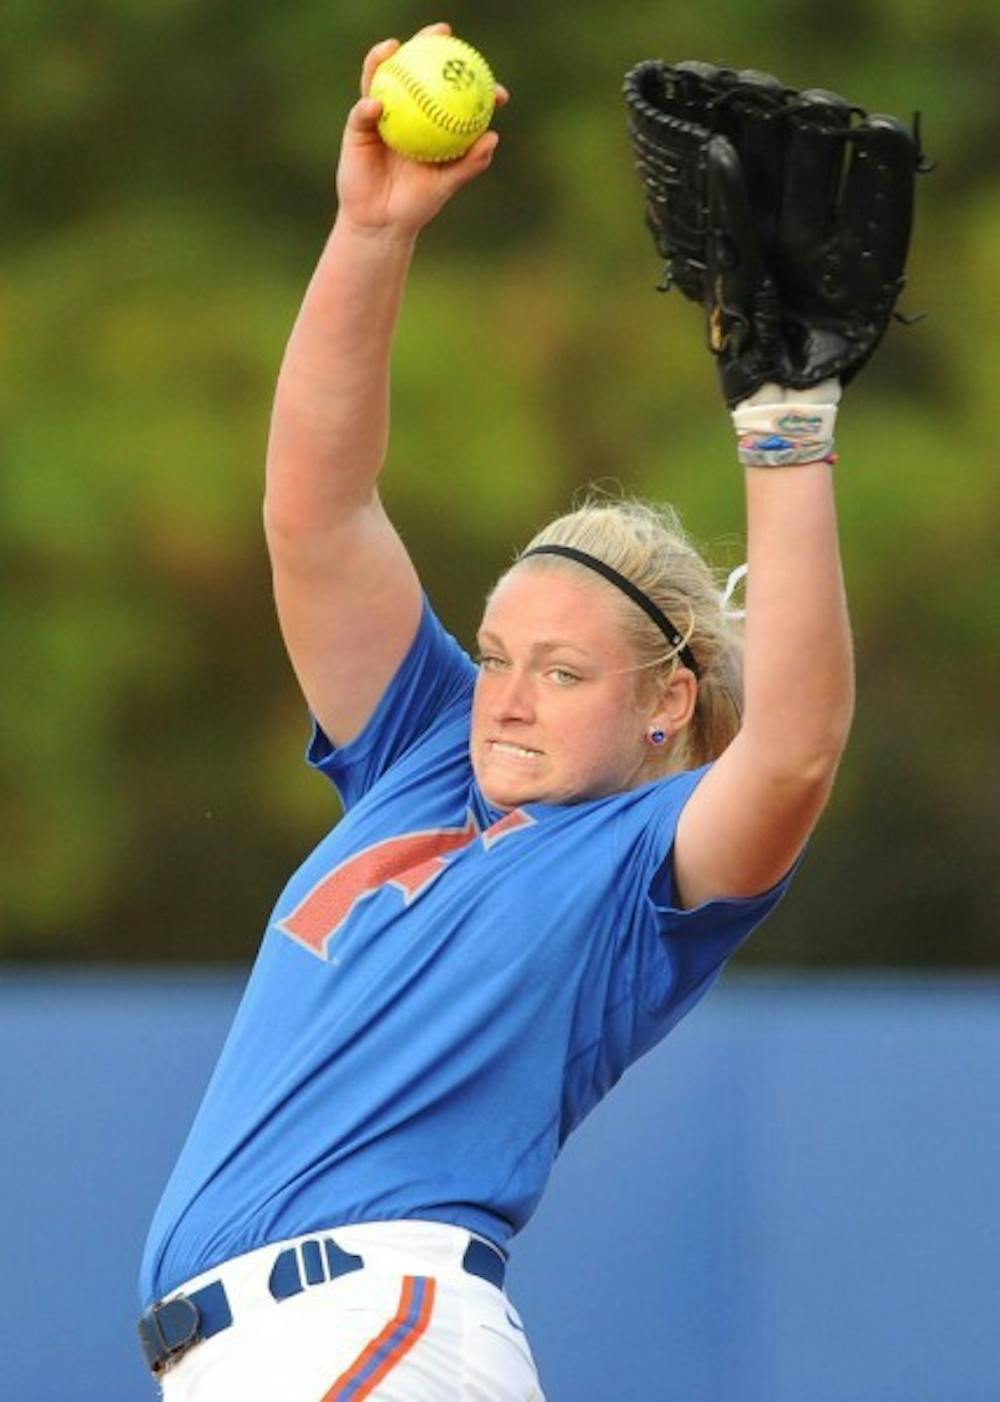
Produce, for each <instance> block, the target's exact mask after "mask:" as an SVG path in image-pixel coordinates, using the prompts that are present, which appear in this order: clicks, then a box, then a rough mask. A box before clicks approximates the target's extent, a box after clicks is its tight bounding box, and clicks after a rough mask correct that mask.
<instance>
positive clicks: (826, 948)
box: [0, 0, 1000, 966]
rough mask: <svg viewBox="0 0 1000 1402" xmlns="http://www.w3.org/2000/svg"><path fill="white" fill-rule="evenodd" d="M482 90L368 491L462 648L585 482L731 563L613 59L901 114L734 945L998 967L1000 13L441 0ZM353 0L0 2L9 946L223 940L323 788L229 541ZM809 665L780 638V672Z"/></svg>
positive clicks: (1, 901) (332, 155)
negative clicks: (796, 734) (790, 747)
mask: <svg viewBox="0 0 1000 1402" xmlns="http://www.w3.org/2000/svg"><path fill="white" fill-rule="evenodd" d="M446 17H447V18H449V19H450V20H451V21H452V23H453V25H454V27H455V29H456V32H458V33H459V34H461V35H462V36H463V37H466V38H468V39H469V40H471V41H472V42H473V43H475V44H476V45H477V46H478V47H480V48H481V49H482V50H483V51H484V52H485V53H486V54H487V56H488V57H489V58H490V60H491V61H492V63H493V66H494V69H495V71H496V72H497V74H498V76H499V77H500V78H501V79H502V80H503V81H504V82H505V83H506V84H507V85H508V86H509V87H510V88H511V90H512V93H513V101H512V102H511V105H510V107H509V108H508V109H507V111H506V112H504V113H503V114H502V115H501V117H500V118H499V121H498V126H499V128H500V130H501V131H502V144H501V148H500V152H499V156H498V159H497V161H496V162H495V165H494V168H493V170H492V171H491V173H490V175H489V176H488V177H487V178H486V179H484V180H482V181H480V182H479V183H478V184H476V185H475V186H474V187H472V188H470V189H469V190H467V191H465V192H463V196H462V197H461V198H460V199H459V200H457V201H456V202H455V203H454V204H453V205H452V206H451V207H450V208H449V209H448V210H447V211H446V212H445V214H444V216H443V217H442V218H441V219H440V220H439V221H438V223H437V224H435V225H434V226H433V227H432V228H431V229H429V230H428V231H427V232H426V233H425V235H424V237H423V240H422V247H421V250H420V253H419V257H418V261H417V265H416V270H415V274H414V277H413V280H412V283H411V288H410V292H409V297H408V301H407V305H406V309H405V314H404V320H403V324H402V327H401V330H400V335H399V339H398V344H397V355H396V361H395V376H394V394H395V400H394V434H393V444H392V450H391V456H390V465H389V471H388V473H387V477H386V491H385V495H386V498H387V501H388V504H389V507H390V510H391V511H392V513H393V514H394V517H395V519H396V520H397V522H398V523H399V525H400V527H401V529H402V532H403V534H404V536H405V538H406V539H407V541H408V542H409V544H410V547H411V549H412V552H413V554H414V557H415V559H416V561H417V564H418V567H419V568H420V570H421V572H422V574H423V577H424V579H425V582H426V585H427V587H428V589H429V591H430V593H431V595H432V597H433V598H434V600H435V602H436V604H437V606H438V610H439V612H440V613H441V614H442V616H443V617H444V618H445V620H446V621H447V622H448V624H449V626H451V627H452V629H453V631H455V632H456V633H457V634H458V635H459V636H460V637H462V638H463V639H465V640H469V639H470V638H471V633H472V631H473V629H474V625H475V623H476V621H477V615H478V611H479V608H480V603H481V599H482V597H483V594H484V593H485V591H486V589H487V587H488V585H489V584H490V582H491V581H492V579H493V578H494V576H495V575H496V573H497V572H498V571H499V570H500V569H501V568H502V566H503V565H504V563H505V562H506V561H507V560H508V558H509V557H510V554H511V551H512V549H513V548H514V547H515V546H516V545H517V544H518V543H519V542H520V541H522V540H523V539H524V538H525V537H526V535H527V534H529V533H530V532H531V531H532V530H533V529H534V527H535V526H536V525H537V523H538V522H539V520H540V519H541V518H543V517H544V516H546V515H547V514H551V513H554V512H557V511H559V510H561V509H563V508H564V506H565V504H566V503H567V501H568V499H569V498H570V496H571V495H572V493H573V492H574V490H575V489H576V488H577V487H579V486H580V485H582V484H584V483H586V482H588V481H595V480H596V481H600V482H602V483H604V484H605V485H607V484H608V483H609V482H617V483H622V484H624V485H625V486H626V487H627V488H629V489H631V490H635V491H638V492H640V493H644V494H647V495H651V496H655V497H665V498H667V499H669V500H672V501H674V502H675V503H676V504H677V505H678V506H679V507H680V509H681V511H682V513H683V514H684V516H685V519H686V521H687V523H688V525H689V527H690V528H691V529H692V531H693V533H694V534H695V536H696V537H697V538H698V539H699V540H700V541H701V542H703V543H704V544H705V545H706V546H707V547H708V549H709V551H710V553H711V554H712V555H713V556H714V558H715V560H716V561H717V562H718V563H719V564H729V565H731V564H733V563H737V562H738V561H739V560H740V559H741V558H742V555H741V546H740V538H741V531H742V500H741V491H740V481H739V473H738V470H737V469H736V467H735V466H734V459H733V452H732V447H731V442H730V428H729V425H728V422H727V419H726V415H725V414H724V412H723V411H722V408H721V401H720V400H719V398H718V394H717V390H716V388H715V383H714V374H713V371H712V367H711V365H710V364H709V358H708V356H707V355H706V354H705V353H704V351H703V349H702V345H703V331H702V327H701V324H700V319H699V316H698V313H697V311H696V310H695V309H694V308H692V307H691V306H689V305H688V304H687V303H685V302H683V301H682V300H681V299H680V298H679V297H670V298H661V297H658V296H657V295H656V294H655V293H654V291H653V288H654V284H655V283H656V281H657V279H658V276H659V266H658V263H657V260H656V257H655V254H654V251H653V247H652V243H651V241H650V240H649V238H648V236H647V235H646V233H645V231H644V229H643V227H642V200H641V195H640V190H639V185H638V182H637V180H636V177H635V174H634V170H633V166H632V161H631V155H630V152H629V148H628V146H627V142H626V139H625V135H624V111H623V105H622V103H621V99H620V96H619V89H620V82H621V77H622V75H623V73H624V71H625V70H626V68H628V67H629V66H630V65H631V64H632V63H634V62H636V61H637V60H639V59H641V58H648V57H664V58H667V59H668V60H677V59H680V58H689V57H698V58H706V59H713V60H715V61H717V62H726V63H730V64H733V65H735V66H738V67H759V68H766V69H770V70H772V71H774V72H777V73H778V74H779V75H780V76H781V77H782V78H783V79H784V80H785V81H786V82H788V83H789V84H792V85H795V86H817V85H822V86H825V87H831V88H835V89H838V90H840V91H842V92H845V93H846V94H848V95H849V96H850V98H851V99H852V100H853V101H855V102H857V103H859V104H861V105H864V106H867V107H870V108H874V109H878V110H884V111H890V112H895V113H897V114H899V115H904V116H908V115H909V113H910V112H911V111H912V110H913V108H915V107H921V108H922V109H923V114H924V130H925V139H926V144H927V147H928V150H929V153H930V154H931V155H932V156H933V157H934V158H935V159H936V160H937V161H938V162H939V169H938V171H937V172H936V173H935V174H934V175H933V176H931V177H930V178H929V179H926V180H922V181H921V182H920V187H919V190H918V220H917V233H916V239H915V244H914V251H913V256H912V262H911V270H910V288H909V291H908V293H907V294H906V296H905V298H904V302H903V306H904V308H905V309H906V310H907V311H910V312H914V311H918V310H924V311H927V312H928V313H929V319H928V320H927V321H926V323H924V324H923V325H922V326H920V327H919V328H918V329H916V330H912V331H906V330H904V329H903V328H900V327H894V328H893V329H892V330H891V331H890V334H889V336H888V339H887V342H886V344H885V345H884V347H883V348H882V350H881V351H880V353H879V354H878V356H877V357H876V359H875V361H874V362H873V364H872V365H871V367H870V368H869V369H868V370H866V372H865V374H864V376H863V377H862V379H861V381H860V382H859V383H858V385H857V386H856V387H854V388H852V389H851V391H850V393H849V395H848V400H847V404H846V406H845V412H844V413H843V414H842V416H841V417H842V429H841V433H840V447H841V451H842V460H841V466H840V468H839V494H840V505H841V511H842V518H843V537H844V553H845V557H846V564H847V570H848V576H849V584H850V590H851V596H852V606H853V614H854V622H855V630H856V638H857V652H858V668H859V707H858V717H857V722H856V726H855V731H854V735H853V738H852V743H851V747H850V750H849V753H848V756H847V758H846V760H845V763H844V766H843V770H842V777H841V779H840V783H839V787H838V790H837V793H836V797H835V800H834V803H833V806H832V808H831V810H830V812H829V813H828V815H827V816H826V817H825V819H824V821H823V824H822V826H821V828H820V830H819V832H818V834H817V836H816V837H815V838H814V841H813V848H812V853H811V856H810V859H809V860H808V861H807V863H806V864H805V867H804V869H803V871H802V874H801V876H800V878H799V880H798V882H797V885H796V888H795V890H794V892H793V894H792V895H791V896H790V897H789V899H788V900H787V902H786V903H785V905H784V906H783V907H782V909H781V910H780V911H779V913H778V915H777V916H776V918H775V919H774V920H773V921H772V922H771V923H770V924H769V926H768V928H767V931H766V932H765V933H763V934H762V936H761V937H759V938H758V939H757V941H756V942H754V943H753V944H752V945H751V946H750V947H749V948H748V950H747V951H746V953H745V954H743V955H741V960H742V961H743V962H744V963H752V962H754V961H758V962H781V963H794V964H892V965H906V964H915V965H962V964H964V965H981V966H982V965H990V964H995V963H996V960H997V956H996V952H995V951H996V940H995V936H996V934H997V929H998V921H997V915H998V907H1000V898H998V862H997V833H998V822H997V818H998V798H997V795H998V777H1000V774H998V768H997V763H996V746H995V740H994V734H995V727H994V710H995V706H996V703H997V699H998V681H1000V677H998V665H997V648H996V642H995V635H996V631H997V602H996V585H997V569H996V563H997V546H996V540H997V527H998V524H1000V511H998V489H997V478H998V473H997V468H998V464H997V460H996V459H997V429H996V408H995V405H996V396H997V391H996V388H995V383H994V379H993V376H994V374H995V373H996V368H997V366H998V364H1000V332H998V327H1000V275H998V264H1000V165H998V157H997V152H998V151H1000V85H998V84H997V81H996V75H997V72H998V71H1000V19H998V14H997V9H996V0H952V3H951V4H948V5H937V4H932V3H930V0H865V3H864V4H861V3H859V0H841V3H840V4H838V5H835V6H832V5H830V4H828V3H820V0H754V3H750V0H717V3H714V4H709V5H698V6H695V5H689V6H672V7H667V6H661V7H659V8H658V9H655V8H653V7H650V6H649V5H648V4H646V3H645V2H644V0H619V3H618V4H617V5H614V6H609V5H607V4H603V3H602V4H597V3H595V0H577V3H576V4H574V5H572V6H550V7H549V8H548V9H546V8H545V7H543V6H539V5H537V4H528V3H526V2H525V0H505V2H504V4H502V5H499V4H498V5H475V4H472V3H468V0H453V3H452V4H451V6H450V9H449V11H448V13H447V16H446ZM438 18H441V15H439V14H438V13H436V12H430V11H428V10H427V8H426V7H425V6H422V5H416V4H409V3H401V2H400V3H389V2H388V0H364V3H361V0H342V3H340V4H334V3H330V0H323V3H319V0H286V2H285V3H284V4H282V5H275V4H273V3H266V4H265V3H262V2H261V0H160V3H157V4H153V3H150V0H58V3H53V4H49V5H45V6H43V5H40V4H38V3H37V0H30V2H29V0H7V4H6V5H5V7H4V25H3V31H4V32H3V36H2V38H0V131H2V180H0V202H2V225H0V227H2V230H3V237H2V245H0V312H2V315H0V455H2V462H0V604H2V607H0V658H2V664H0V727H2V741H0V830H2V842H0V956H2V957H4V958H6V959H7V960H11V961H27V960H32V961H39V960H54V961H56V960H58V961H65V960H73V961H79V960H95V961H124V960H138V961H160V960H162V961H169V960H201V959H204V960H228V959H236V960H246V959H248V958H250V957H251V956H252V954H253V951H254V949H255V947H256V942H257V939H258V935H259V931H260V929H261V928H262V926H263V923H264V921H265V919H266V917H267V913H268V911H269V909H270V905H271V901H272V899H273V897H274V895H275V894H276V892H277V890H278V889H279V887H280V885H281V883H282V882H283V881H284V879H285V877H286V876H287V874H288V872H289V870H290V869H291V868H292V867H293V865H294V864H296V863H297V862H298V861H299V860H300V858H301V856H302V855H303V854H304V852H305V851H306V850H307V849H308V848H309V847H311V846H312V844H313V843H314V842H315V841H316V840H317V839H318V837H319V836H320V835H321V834H322V832H323V831H324V830H325V828H326V827H327V826H328V825H329V823H330V822H331V821H334V820H335V818H336V814H337V810H336V806H335V800H334V797H333V794H332V791H331V790H329V789H328V788H327V786H326V784H325V783H324V781H323V780H321V779H318V778H316V777H314V776H312V775H310V774H309V773H308V772H307V771H306V769H305V767H304V765H302V764H301V763H300V762H299V761H300V756H301V751H302V748H303V745H304V742H305V738H306V722H305V715H304V711H303V706H302V703H301V701H300V699H299V697H298V694H297V692H296V689H295V685H294V682H293V679H292V677H291V673H290V671H289V669H288V667H287V665H286V663H285V660H284V657H283V654H282V650H281V646H280V643H279V640H278V636H277V630H276V626H275V623H274V619H273V610H272V604H271V598H270V590H269V576H268V570H267V563H266V558H265V553H264V547H263V542H262V538H261V531H260V497H261V476H262V465H263V454H264V444H265V438H266V432H267V420H268V413H269V408H270V397H271V391H272V386H273V383H274V379H275V376H276V373H277V369H278V364H279V361H280V356H281V352H282V349H283V345H284V340H285V337H286V335H287V333H288V330H289V329H290V326H291V323H292V320H293V318H294V315H295V312H296V309H297V305H298V301H299V299H300V297H301V294H302V291H303V290H304V287H305V284H306V281H307V279H308V277H309V275H310V272H311V269H312V266H313V263H314V261H315V258H316V256H317V254H318V252H319V249H320V247H321V245H322V242H323V239H324V237H325V234H326V232H327V229H328V227H329V224H330V222H331V220H332V218H333V215H334V212H335V202H334V187H333V175H334V169H335V164H336V154H337V148H338V144H339V138H340V127H341V123H342V120H343V117H344V115H345V113H346V110H347V108H348V106H349V104H350V103H351V101H352V100H353V97H354V92H355V87H356V82H357V71H358V68H359V64H360V59H361V56H362V54H363V52H364V50H365V49H366V48H367V47H368V46H369V44H371V43H373V42H375V41H376V40H377V39H379V38H382V37H385V36H386V35H388V34H396V35H397V36H399V37H400V38H405V37H406V36H407V35H408V34H410V33H412V32H413V30H414V29H416V28H417V27H418V26H419V25H421V24H424V23H427V22H429V21H430V20H433V19H438ZM803 665H804V666H805V665H808V659H807V658H803Z"/></svg>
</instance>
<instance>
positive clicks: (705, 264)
mask: <svg viewBox="0 0 1000 1402" xmlns="http://www.w3.org/2000/svg"><path fill="white" fill-rule="evenodd" d="M625 99H626V102H627V103H628V108H629V133H630V135H631V138H632V142H633V145H634V147H635V151H636V155H637V158H638V162H637V163H638V168H639V174H640V176H641V177H642V181H643V184H644V186H645V189H646V222H647V224H648V226H649V228H650V230H651V231H652V234H653V238H654V240H655V242H656V247H657V249H658V251H659V253H660V255H661V257H663V258H664V259H665V260H666V278H665V282H664V284H663V286H664V287H670V286H676V287H678V288H679V289H680V290H681V292H683V294H684V295H685V297H689V298H690V299H691V300H692V301H694V302H699V303H701V305H702V306H703V307H704V308H705V310H706V313H707V316H708V329H709V345H710V347H711V349H712V351H713V353H714V354H715V356H716V357H717V361H718V367H719V374H720V378H721V381H722V391H723V394H724V395H725V398H726V401H727V402H728V404H729V405H730V406H731V407H732V406H734V405H736V404H738V403H739V402H740V401H741V400H742V399H745V398H746V397H747V396H748V395H750V394H752V393H754V391H755V390H757V389H759V388H760V386H761V385H762V384H763V383H765V382H766V381H775V382H776V383H778V384H781V385H785V386H789V387H792V388H795V389H806V388H808V387H810V386H812V385H815V384H817V383H818V382H820V381H822V380H826V379H829V378H830V377H832V376H839V377H840V380H841V382H842V383H845V384H846V383H847V382H848V381H849V380H851V379H852V378H853V376H854V375H856V374H857V372H858V371H859V370H860V369H861V367H862V365H864V363H865V362H866V361H867V359H868V357H869V356H870V355H871V354H872V352H873V351H874V349H875V347H876V346H877V345H878V343H879V341H880V340H881V339H882V336H883V335H884V334H885V330H886V327H887V326H888V323H889V320H890V317H891V316H892V314H893V308H894V306H895V303H896V300H897V298H898V296H899V294H900V292H901V290H902V288H903V285H904V281H905V279H904V275H903V270H904V265H905V262H906V253H907V249H908V247H909V242H910V232H911V228H912V223H913V189H914V180H915V176H916V174H917V172H918V171H920V170H923V169H926V168H928V167H927V166H926V164H925V162H924V159H923V155H922V153H921V150H920V138H919V124H918V122H917V121H916V120H915V121H914V129H913V131H912V132H911V131H910V130H908V129H907V128H906V127H905V126H903V124H902V123H901V122H898V121H897V120H896V119H895V118H894V117H887V116H882V115H872V116H868V115H867V114H866V113H865V112H863V111H861V109H859V108H857V107H854V106H852V105H851V104H850V103H849V102H847V101H846V100H845V99H844V98H842V97H839V96H838V95H837V94H836V93H832V92H826V91H823V90H821V89H818V88H817V89H810V90H808V91H804V92H796V91H794V90H792V89H789V88H786V87H784V85H783V84H782V83H780V82H779V81H778V79H777V78H775V77H772V75H771V74H769V73H758V72H755V71H753V70H744V71H743V72H735V71H734V70H732V69H729V68H717V67H715V66H714V65H712V64H708V63H698V62H688V63H678V64H675V65H673V66H670V65H668V64H665V63H663V62H661V61H660V60H656V59H654V60H650V61H647V62H645V63H640V64H639V65H638V66H637V67H635V68H633V69H632V70H631V71H630V72H629V73H628V74H627V76H626V78H625Z"/></svg>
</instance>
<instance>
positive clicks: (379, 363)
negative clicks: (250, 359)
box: [265, 220, 416, 534]
mask: <svg viewBox="0 0 1000 1402" xmlns="http://www.w3.org/2000/svg"><path fill="white" fill-rule="evenodd" d="M415 238H416V236H415V235H414V234H411V233H408V232H403V231H400V230H396V229H378V230H371V229H363V228H358V227H356V226H353V225H352V224H350V223H349V222H347V221H345V220H338V221H337V223H336V224H335V226H334V228H333V231H332V233H331V235H330V237H329V239H328V241H327V244H326V247H325V248H324V250H323V254H322V256H321V258H320V260H319V264H318V265H317V268H316V271H315V273H314V274H313V277H312V280H311V282H310V284H309V287H308V290H307V292H306V295H305V298H304V300H303V303H302V307H301V309H300V311H299V314H298V318H297V319H296V322H295V326H294V328H293V330H292V334H291V336H290V338H289V341H288V345H287V347H286V350H285V355H284V359H283V361H282V366H281V371H280V374H279V377H278V384H277V390H276V393H275V398H274V407H273V411H272V416H271V430H270V437H269V442H268V453H267V488H266V498H265V519H266V521H267V524H268V529H269V531H272V532H277V533H291V534H295V533H298V532H300V531H301V530H303V529H309V530H317V531H322V530H323V529H324V528H326V527H328V526H331V525H336V524H337V522H338V521H339V520H340V519H341V518H342V517H343V516H344V515H345V514H349V513H351V512H352V511H355V510H357V509H358V508H359V507H360V506H362V505H364V503H365V502H367V501H369V500H370V499H371V496H372V493H373V491H374V489H375V483H376V480H377V478H378V474H379V472H380V470H381V467H382V464H383V461H384V458H385V453H386V447H387V443H388V432H389V360H390V352H391V347H392V339H393V333H394V331H395V328H396V323H397V320H398V317H399V310H400V306H401V303H402V298H403V292H404V288H405V284H406V277H407V273H408V271H409V266H410V262H411V259H412V255H413V249H414V245H415Z"/></svg>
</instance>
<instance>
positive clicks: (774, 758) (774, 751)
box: [744, 697, 854, 794]
mask: <svg viewBox="0 0 1000 1402" xmlns="http://www.w3.org/2000/svg"><path fill="white" fill-rule="evenodd" d="M853 713H854V708H853V697H851V698H850V699H849V700H846V701H845V704H844V705H843V706H842V707H840V708H838V709H837V710H836V711H831V712H829V713H827V714H826V715H825V716H823V717H822V718H820V717H816V716H814V717H812V718H811V721H810V724H809V725H808V726H802V727H800V726H796V725H794V724H789V725H787V726H782V727H778V728H777V729H774V728H771V727H768V729H767V731H766V732H763V733H762V732H760V731H758V730H756V729H755V727H754V726H753V725H745V726H744V738H745V740H746V742H747V744H748V748H749V749H750V750H751V751H752V753H753V757H754V763H755V766H756V767H757V769H758V772H763V773H766V774H768V775H769V776H770V780H771V783H772V785H773V786H774V787H775V788H782V789H785V790H789V791H797V792H800V793H803V794H805V793H812V794H817V793H827V792H829V790H830V788H831V787H832V785H833V781H834V779H835V777H836V774H837V770H838V769H839V767H840V761H841V759H842V758H843V755H844V751H845V750H846V748H847V741H848V739H849V737H850V731H851V721H852V718H853Z"/></svg>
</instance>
